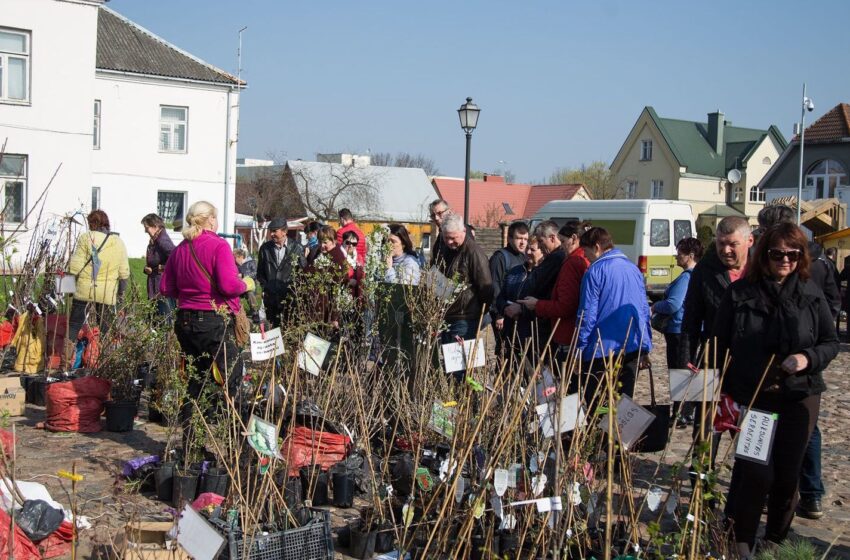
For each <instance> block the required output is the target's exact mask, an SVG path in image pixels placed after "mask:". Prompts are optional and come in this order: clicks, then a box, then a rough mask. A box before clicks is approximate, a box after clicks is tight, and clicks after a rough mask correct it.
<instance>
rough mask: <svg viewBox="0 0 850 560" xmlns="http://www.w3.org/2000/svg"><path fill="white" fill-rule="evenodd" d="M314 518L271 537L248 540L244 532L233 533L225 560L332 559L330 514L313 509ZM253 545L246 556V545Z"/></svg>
mask: <svg viewBox="0 0 850 560" xmlns="http://www.w3.org/2000/svg"><path fill="white" fill-rule="evenodd" d="M312 514H313V519H311V520H310V522H309V523H307V524H306V525H304V526H303V527H298V528H296V529H289V530H287V531H278V532H276V533H269V534H268V535H262V534H255V535H254V537H253V538H245V536H244V535H243V534H241V533H230V535H229V537H228V542H227V548H226V549H225V550H224V551H223V554H222V558H223V559H228V560H333V557H334V545H333V536H332V535H331V521H330V513H329V512H327V511H321V510H313V512H312ZM246 540H247V541H250V542H251V551H250V552H249V553H248V554H247V555H244V556H243V552H245V551H244V548H245V542H246Z"/></svg>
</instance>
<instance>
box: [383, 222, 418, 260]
mask: <svg viewBox="0 0 850 560" xmlns="http://www.w3.org/2000/svg"><path fill="white" fill-rule="evenodd" d="M389 228H390V235H395V236H396V237H398V238H399V240H401V247H402V250H403V251H404V252H405V253H407V254H408V255H413V256H414V257H415V256H416V251H415V250H414V249H413V241H411V240H410V234H409V233H408V232H407V228H406V227H404V226H403V225H401V224H390V226H389Z"/></svg>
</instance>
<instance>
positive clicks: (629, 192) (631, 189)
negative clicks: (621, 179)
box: [626, 181, 638, 198]
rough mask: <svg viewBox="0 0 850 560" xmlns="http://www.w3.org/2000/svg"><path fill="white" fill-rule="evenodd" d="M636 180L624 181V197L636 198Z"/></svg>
mask: <svg viewBox="0 0 850 560" xmlns="http://www.w3.org/2000/svg"><path fill="white" fill-rule="evenodd" d="M637 188H638V182H637V181H626V198H637Z"/></svg>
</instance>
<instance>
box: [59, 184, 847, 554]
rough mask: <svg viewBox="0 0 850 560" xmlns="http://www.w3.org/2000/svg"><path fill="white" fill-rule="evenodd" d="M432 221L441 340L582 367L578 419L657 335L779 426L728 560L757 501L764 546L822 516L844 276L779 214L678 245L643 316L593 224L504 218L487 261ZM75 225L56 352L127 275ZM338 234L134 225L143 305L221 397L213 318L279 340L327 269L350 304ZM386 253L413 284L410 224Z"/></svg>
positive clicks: (673, 355) (740, 462) (752, 519)
mask: <svg viewBox="0 0 850 560" xmlns="http://www.w3.org/2000/svg"><path fill="white" fill-rule="evenodd" d="M429 210H430V217H431V221H432V223H433V224H434V226H435V229H436V230H437V231H438V232H439V233H438V234H437V235H436V237H434V238H433V240H432V241H433V242H432V250H431V256H430V267H432V268H433V269H436V270H438V271H439V272H440V273H442V274H443V275H445V276H446V277H447V278H450V279H452V280H454V281H455V282H457V283H458V285H459V286H460V287H461V289H459V292H458V293H457V294H456V297H455V299H454V301H453V302H452V303H451V305H450V307H449V308H448V310H447V312H446V314H445V319H444V321H445V329H444V330H443V332H442V333H440V338H441V341H442V342H443V343H448V342H454V341H457V340H459V339H474V338H476V337H479V336H481V333H482V332H483V331H484V329H485V328H492V330H493V335H494V338H495V341H496V356H497V358H498V359H513V358H516V357H517V356H519V355H521V354H527V355H529V356H533V357H535V358H536V359H545V360H548V361H549V363H550V364H551V366H552V369H553V371H554V372H555V374H556V375H557V374H558V372H559V367H560V366H562V365H563V364H565V363H567V362H574V363H576V364H579V365H580V370H579V371H580V372H581V374H580V375H575V376H573V378H572V383H573V386H572V387H571V390H572V391H578V390H579V389H581V391H582V396H583V398H584V400H585V403H586V404H587V405H588V406H591V407H592V406H593V403H594V402H597V401H598V400H599V399H600V396H599V393H600V391H599V387H600V381H601V379H602V378H603V376H604V375H605V372H606V370H609V369H610V359H611V357H612V356H614V357H618V359H619V366H618V367H617V369H616V371H617V376H618V382H619V384H618V387H619V391H620V392H621V393H622V394H626V395H629V396H631V395H632V394H633V392H634V388H635V383H636V379H637V376H638V373H639V370H640V369H642V367H645V366H646V365H647V363H648V359H649V355H650V352H651V350H652V329H655V330H657V331H659V332H660V333H662V335H663V338H664V340H665V343H666V361H667V366H668V368H673V369H685V368H692V369H698V368H703V367H706V368H717V369H719V370H720V371H721V372H722V380H723V381H722V399H724V402H726V404H728V405H729V408H730V409H731V410H734V411H736V412H738V413H740V411H741V409H746V408H750V407H752V408H755V409H758V410H762V411H767V412H772V413H776V414H777V415H778V420H777V425H776V439H775V440H776V441H777V442H781V445H776V446H774V448H773V450H772V455H771V457H770V459H769V461H768V462H767V464H760V463H756V462H752V461H747V460H744V459H740V458H739V459H736V461H735V465H734V470H733V474H732V481H731V484H730V490H729V496H728V500H727V504H726V511H725V513H726V516H727V519H728V521H729V523H730V526H731V528H732V529H733V531H734V535H735V540H736V542H737V543H738V546H739V549H740V551H741V553H742V554H744V555H748V554H749V551H750V550H752V548H753V546H754V544H755V539H756V529H757V527H758V522H759V518H760V516H761V512H762V507H763V505H765V504H766V506H767V532H766V535H765V538H766V539H767V540H770V541H775V542H778V541H781V540H782V539H784V538H785V536H786V535H787V533H788V530H789V528H790V525H791V521H792V519H793V516H794V513H795V511H797V512H800V513H802V514H803V515H806V516H807V517H812V518H817V517H820V516H821V515H822V506H821V499H822V497H823V493H824V487H823V483H822V481H821V476H820V432H819V430H818V428H817V419H818V413H819V406H820V394H821V393H822V392H823V391H824V390H825V389H826V385H825V383H824V380H823V375H822V372H823V370H824V369H825V368H826V367H827V365H828V364H829V362H830V361H831V360H832V359H833V358H834V357H835V356H836V355H837V353H838V347H839V345H838V335H837V320H838V315H839V312H840V310H841V304H842V302H841V296H840V292H839V286H840V283H841V282H842V281H845V280H846V279H847V276H848V274H850V270H848V267H847V266H846V263H845V267H844V270H843V272H842V273H841V275H839V273H838V271H837V267H836V266H835V264H834V262H833V261H832V260H830V258H829V255H828V254H825V253H823V252H822V251H821V249H820V248H819V247H818V246H817V245H815V244H814V243H812V242H810V241H808V240H807V238H806V236H805V234H804V233H803V231H802V230H801V229H800V228H799V227H797V226H796V225H795V224H794V223H793V218H794V216H793V212H792V210H791V209H790V208H787V207H783V206H768V207H766V208H765V209H764V210H762V212H760V214H759V228H758V229H757V230H755V231H753V230H752V228H751V227H750V224H749V223H748V221H747V220H746V219H744V218H739V217H727V218H724V219H723V220H721V221H720V222H719V223H718V225H717V228H716V237H715V239H714V241H713V243H711V244H710V245H709V246H707V247H704V246H703V244H702V243H701V242H700V241H699V240H698V239H696V238H684V239H681V240H679V242H678V243H677V246H676V251H677V253H676V257H675V259H676V264H677V265H678V266H679V267H680V268H681V274H679V275H678V277H677V278H676V279H675V280H674V281H673V282H672V283H671V284H670V286H669V287H668V289H667V290H666V292H665V294H664V297H663V298H662V299H660V300H658V301H656V302H654V303H652V304H651V305H650V303H649V301H648V298H647V294H646V290H645V281H644V277H643V275H642V273H641V272H640V271H639V270H638V268H637V266H636V265H635V264H634V263H633V262H632V261H631V260H630V259H629V258H627V256H626V255H625V254H624V253H623V252H622V251H621V250H619V249H618V248H617V247H616V245H615V240H614V239H613V237H612V235H611V233H610V232H609V231H607V230H606V229H605V228H602V227H595V226H593V225H592V224H588V223H580V222H578V221H569V222H567V223H565V224H562V225H559V224H557V223H556V222H554V221H543V222H542V223H539V224H537V225H535V226H534V227H533V229H530V228H529V226H528V224H526V223H523V222H515V223H513V224H511V225H510V227H509V228H508V231H507V244H506V246H505V247H503V248H501V249H499V250H497V251H496V252H495V253H493V254H492V255H491V256H490V257H489V258H488V257H487V255H486V254H485V252H484V250H483V248H482V247H481V246H480V245H479V244H478V243H477V242H476V240H475V234H474V230H473V229H472V228H471V227H470V226H469V225H468V224H466V223H464V221H463V219H462V218H461V216H460V215H459V214H456V213H454V212H453V211H452V210H451V208H450V207H449V205H448V203H447V202H446V201H445V200H442V199H438V200H435V201H434V202H433V203H431V205H430V207H429ZM88 223H89V231H87V232H86V233H84V234H83V235H82V236H81V237H80V239H79V242H78V244H77V249H76V252H75V253H74V255H73V258H72V259H71V267H70V272H71V273H72V274H74V275H76V276H77V278H78V281H77V287H76V290H77V291H76V293H75V295H74V299H73V303H72V307H71V319H70V325H71V326H70V330H69V333H68V337H69V344H73V341H74V340H75V339H76V337H77V336H78V332H79V331H80V329H81V328H82V326H83V324H84V323H85V322H86V319H87V317H88V318H92V317H93V318H96V319H98V320H103V319H105V318H106V317H107V316H108V314H109V312H110V309H111V308H112V307H114V305H115V304H116V301H119V300H120V298H121V297H122V295H123V293H124V291H125V290H126V284H127V280H128V278H129V267H128V264H127V254H126V249H125V248H124V245H123V243H122V242H121V240H120V238H119V237H118V236H117V235H113V234H112V233H111V231H110V226H109V219H108V217H107V216H106V214H105V213H104V212H103V211H101V210H96V211H93V212H92V213H91V214H89V216H88ZM339 223H340V227H339V228H338V229H334V228H333V227H331V226H329V225H323V224H320V223H318V222H311V223H309V224H308V225H307V226H306V228H305V230H304V236H305V237H304V239H305V241H306V243H304V244H302V243H300V242H299V241H298V240H296V239H295V238H294V237H292V236H290V235H288V233H289V232H288V224H287V221H286V220H285V219H282V218H277V219H273V220H271V222H270V223H269V224H268V228H267V230H268V240H267V241H266V242H265V243H263V244H262V245H261V246H260V248H259V250H258V253H257V260H256V261H255V260H253V258H252V257H251V255H250V254H248V253H247V252H246V251H244V249H241V248H237V249H235V250H232V249H231V247H230V244H229V243H228V242H227V241H225V240H224V239H222V238H221V237H219V236H218V235H217V234H216V231H217V230H218V226H219V224H218V218H217V210H216V208H215V207H214V206H212V205H211V204H209V203H207V202H203V201H201V202H196V203H195V204H193V205H192V206H191V207H190V208H189V210H188V212H187V214H186V218H185V223H184V227H183V229H182V235H183V237H184V240H183V241H182V242H181V243H180V244H179V245H178V246H177V247H175V246H174V245H173V243H172V242H171V240H170V238H169V236H168V235H167V234H166V232H165V227H164V224H163V220H162V219H161V218H160V217H159V216H156V215H155V214H149V215H147V216H145V217H144V218H143V219H142V225H143V227H144V229H145V231H146V232H147V234H148V235H149V236H150V244H149V247H148V250H147V255H146V264H145V269H144V271H145V274H146V275H147V277H148V282H147V293H148V296H149V297H150V298H151V299H153V300H156V308H157V310H158V312H159V313H160V314H161V316H162V317H163V318H164V319H165V320H168V321H172V322H173V328H174V331H175V333H176V335H177V339H178V341H179V343H180V346H181V348H182V350H183V352H184V353H185V354H186V355H187V356H188V357H191V359H192V360H193V361H194V363H195V365H196V367H197V368H198V370H199V371H203V372H206V371H213V372H214V373H215V375H216V381H217V382H218V383H219V384H234V383H236V382H237V381H238V379H239V376H238V374H236V373H234V372H237V371H241V369H240V368H239V367H237V363H238V360H239V359H240V358H239V356H240V352H239V348H238V345H237V343H236V342H237V334H238V333H237V329H238V321H236V320H228V318H227V315H231V319H235V318H236V317H237V316H238V315H239V314H240V313H241V312H242V311H243V303H242V299H244V300H245V303H246V306H247V308H248V311H249V315H251V316H252V317H253V319H254V320H255V321H256V322H258V321H262V320H266V321H268V323H269V324H270V326H272V327H277V326H280V325H282V324H283V325H285V324H287V322H288V321H289V320H290V319H291V318H292V317H291V316H292V313H293V307H292V300H293V298H292V297H291V296H292V295H293V283H294V281H295V278H296V275H297V274H298V273H299V272H300V271H308V272H309V271H315V270H324V271H330V272H331V274H332V277H333V278H334V282H336V283H338V284H339V286H340V287H342V288H343V289H345V290H347V291H350V295H351V297H353V298H355V299H357V298H358V297H360V296H361V293H360V289H361V284H362V283H363V281H364V278H365V275H366V260H367V254H368V251H369V247H368V245H367V238H366V236H365V235H364V233H363V231H361V229H360V228H359V227H358V225H357V223H356V222H355V220H354V217H353V216H352V214H351V212H350V211H349V210H347V209H342V210H340V212H339ZM385 243H386V245H385V252H384V254H383V255H382V257H381V258H382V260H383V262H384V264H385V272H384V273H383V275H382V276H383V277H382V278H381V279H380V280H383V281H385V282H390V283H399V284H405V285H414V286H415V285H418V284H419V283H420V280H421V278H423V277H422V269H423V267H424V264H425V263H424V262H423V259H422V257H421V255H420V254H418V253H417V251H416V250H415V248H414V246H413V243H412V240H411V237H410V234H409V232H408V231H407V229H406V228H405V227H404V226H403V225H401V224H391V225H389V227H388V228H387V230H386V232H385ZM255 283H256V285H257V287H256V288H255ZM258 291H261V294H262V296H261V302H262V304H261V305H260V300H259V299H258V298H257V292H258ZM845 305H846V303H845ZM319 307H322V306H321V305H319ZM222 309H224V310H225V313H222V312H221V310H222ZM323 318H324V319H325V320H327V321H328V322H329V323H332V324H336V322H337V319H338V317H336V316H334V315H333V314H327V313H326V314H325V315H323ZM101 322H102V323H103V324H107V323H108V321H101ZM199 391H200V386H199V385H198V383H196V384H194V385H190V388H189V394H190V396H191V397H197V395H198V393H199ZM676 417H677V421H678V424H679V425H680V426H685V425H689V424H693V437H694V438H695V440H698V441H699V440H705V439H706V438H711V442H712V447H713V450H714V452H715V453H716V449H717V448H718V444H719V438H720V435H721V432H722V430H720V429H714V420H715V419H714V414H713V410H710V411H709V414H706V415H705V417H703V415H701V414H695V410H694V407H692V406H691V407H688V406H687V403H686V405H685V406H682V407H681V409H677V411H676ZM713 460H714V456H712V461H713ZM798 501H799V503H798Z"/></svg>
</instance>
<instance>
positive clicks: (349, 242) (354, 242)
mask: <svg viewBox="0 0 850 560" xmlns="http://www.w3.org/2000/svg"><path fill="white" fill-rule="evenodd" d="M345 244H346V245H348V246H349V247H357V242H356V241H346V242H345Z"/></svg>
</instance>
